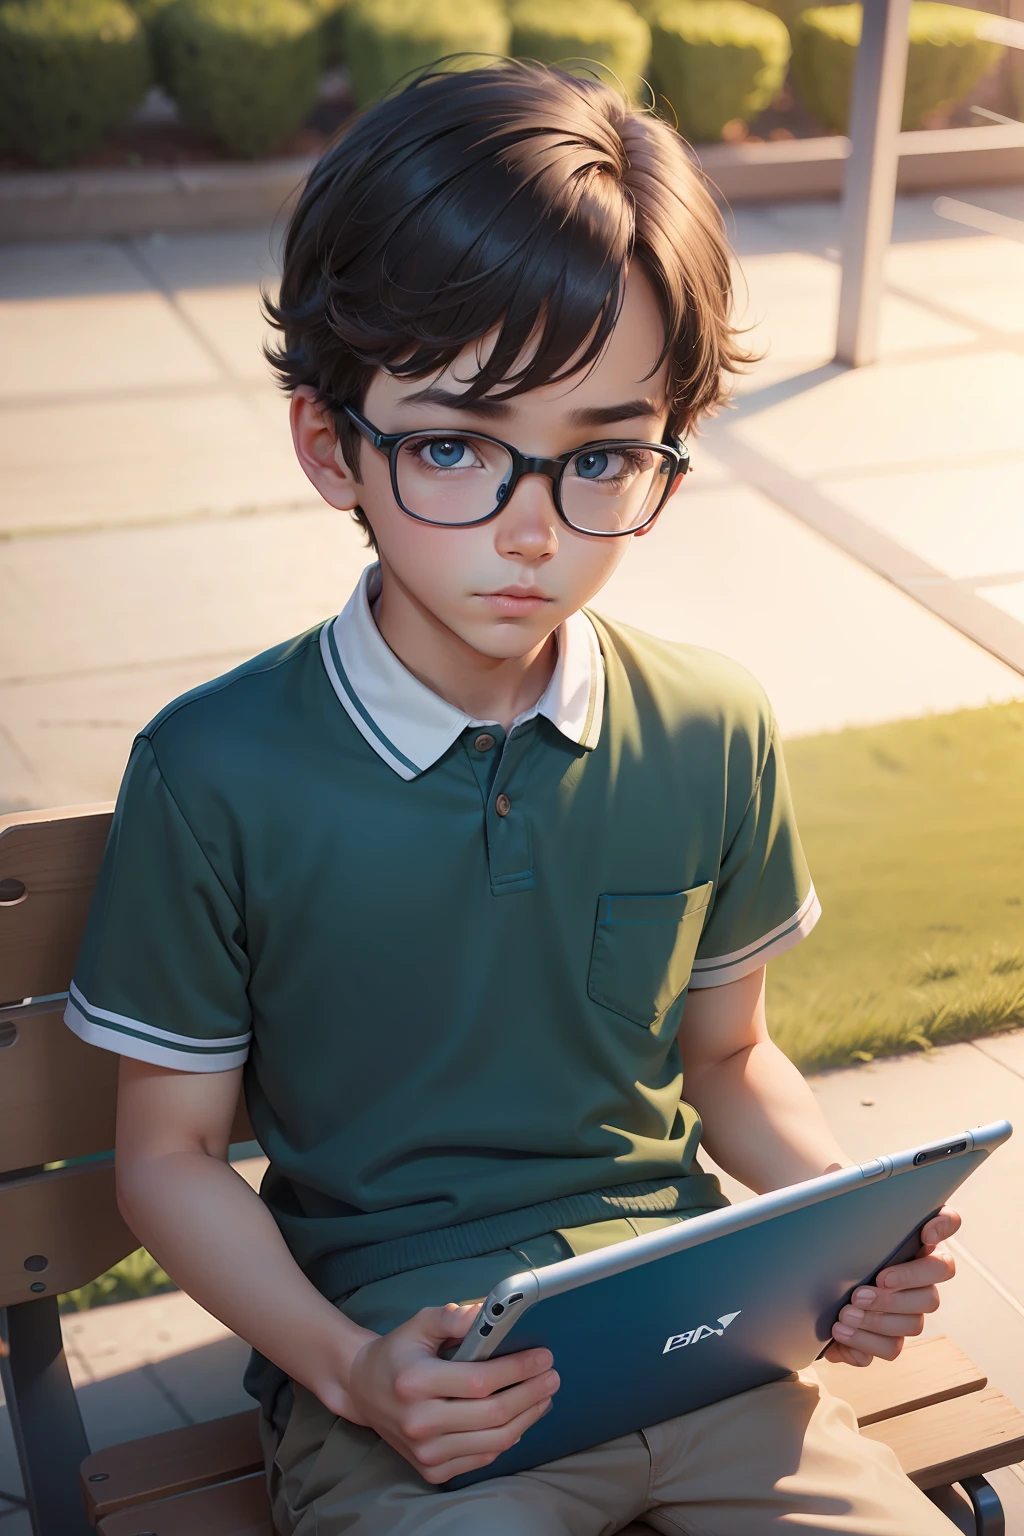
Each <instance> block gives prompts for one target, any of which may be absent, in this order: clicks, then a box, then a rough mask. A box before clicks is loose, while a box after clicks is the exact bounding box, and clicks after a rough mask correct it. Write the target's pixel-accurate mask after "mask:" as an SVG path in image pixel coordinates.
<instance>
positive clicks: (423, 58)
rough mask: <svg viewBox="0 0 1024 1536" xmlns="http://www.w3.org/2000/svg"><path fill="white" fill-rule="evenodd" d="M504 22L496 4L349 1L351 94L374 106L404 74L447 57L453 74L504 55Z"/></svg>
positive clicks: (480, 0) (477, 0)
mask: <svg viewBox="0 0 1024 1536" xmlns="http://www.w3.org/2000/svg"><path fill="white" fill-rule="evenodd" d="M509 36H510V28H509V21H508V17H507V16H506V15H505V12H504V11H503V10H502V9H501V7H500V5H499V4H498V3H497V0H353V3H352V4H351V5H350V6H349V7H348V9H347V11H346V13H345V37H346V45H347V50H348V65H349V69H350V70H351V72H352V93H353V95H354V96H355V99H356V101H357V102H358V104H359V105H360V106H366V105H368V104H369V103H370V102H371V101H375V100H376V99H377V97H378V96H381V95H383V93H384V92H385V91H387V90H389V89H390V88H391V86H393V85H394V84H395V83H396V81H398V80H401V79H402V77H403V75H407V74H409V73H410V72H411V71H412V70H417V69H424V68H426V66H427V65H428V64H433V63H436V62H437V60H438V59H441V58H445V57H446V56H447V55H449V54H452V55H461V56H462V57H455V58H453V59H452V60H451V63H450V66H449V67H451V68H453V69H458V68H468V67H469V66H470V65H476V64H479V63H480V59H479V57H476V58H474V57H472V56H473V55H474V54H476V55H480V54H495V53H498V54H504V53H507V52H508V45H509Z"/></svg>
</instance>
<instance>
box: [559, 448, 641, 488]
mask: <svg viewBox="0 0 1024 1536" xmlns="http://www.w3.org/2000/svg"><path fill="white" fill-rule="evenodd" d="M639 457H640V456H639V455H638V454H637V453H635V452H630V451H628V450H626V449H618V450H616V449H614V448H612V447H611V446H609V447H607V448H588V449H587V451H586V452H585V453H581V454H578V455H577V457H576V458H575V459H574V460H573V464H572V472H573V474H574V475H577V476H578V477H579V478H580V479H581V480H621V479H624V478H625V477H626V476H629V475H635V474H637V473H638V472H639V471H640V470H641V469H642V468H643V467H645V466H642V465H641V464H640V463H639ZM649 457H650V456H649V455H648V458H649Z"/></svg>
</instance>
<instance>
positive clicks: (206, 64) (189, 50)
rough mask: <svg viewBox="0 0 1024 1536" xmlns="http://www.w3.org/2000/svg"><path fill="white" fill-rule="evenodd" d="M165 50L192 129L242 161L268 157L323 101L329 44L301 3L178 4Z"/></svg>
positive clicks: (164, 28)
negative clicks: (323, 73) (325, 49)
mask: <svg viewBox="0 0 1024 1536" xmlns="http://www.w3.org/2000/svg"><path fill="white" fill-rule="evenodd" d="M157 45H158V48H159V51H160V55H161V64H162V67H163V70H164V71H165V72H166V78H167V84H168V88H169V90H170V91H171V93H172V94H173V95H174V96H175V98H176V99H177V102H178V105H179V107H180V108H181V111H182V115H183V116H184V118H185V120H186V122H188V123H191V124H192V125H193V126H194V127H196V128H200V129H203V130H205V131H207V132H211V133H214V134H216V136H217V137H218V138H219V139H221V140H222V142H223V143H224V144H226V145H227V147H228V148H229V149H231V150H233V151H234V152H235V153H236V154H239V155H252V156H255V155H264V154H266V153H267V152H268V151H269V150H271V149H273V148H274V146H275V145H277V144H279V143H280V142H281V140H282V139H283V138H284V137H285V136H286V135H287V134H289V133H290V132H292V130H293V129H295V128H297V127H298V125H299V124H300V123H301V122H302V120H303V118H304V117H305V116H306V115H307V113H308V112H309V111H310V110H311V108H312V107H313V104H314V102H315V101H316V97H317V90H318V88H319V83H320V72H321V69H322V67H323V44H322V39H321V35H320V27H319V24H318V21H317V18H316V17H315V16H314V14H313V13H312V11H311V10H310V8H309V6H308V5H304V4H302V3H301V0H176V3H175V4H174V5H170V6H168V7H167V9H166V10H164V11H162V12H161V14H160V16H159V18H158V21H157Z"/></svg>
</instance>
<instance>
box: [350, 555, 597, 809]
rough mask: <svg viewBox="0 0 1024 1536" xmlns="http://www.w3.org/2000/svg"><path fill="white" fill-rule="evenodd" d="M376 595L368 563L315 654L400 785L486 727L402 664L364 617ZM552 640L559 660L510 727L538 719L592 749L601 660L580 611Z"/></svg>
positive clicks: (376, 577) (376, 575) (375, 569)
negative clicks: (470, 731)
mask: <svg viewBox="0 0 1024 1536" xmlns="http://www.w3.org/2000/svg"><path fill="white" fill-rule="evenodd" d="M379 591H380V566H379V565H371V566H369V567H367V569H366V570H365V571H364V572H363V574H362V576H361V577H360V578H359V582H358V585H357V586H356V589H355V591H354V592H353V593H352V596H351V597H350V598H349V600H348V602H347V603H346V605H345V607H344V608H343V609H342V611H341V612H340V613H339V614H338V617H337V618H336V619H328V621H327V623H326V624H325V625H324V626H323V628H322V629H321V631H320V653H321V655H322V656H323V662H324V666H325V668H326V669H327V676H328V677H329V678H330V681H331V684H332V686H333V688H334V691H335V693H336V694H337V695H338V698H339V699H340V700H341V703H342V704H343V705H344V707H345V709H346V710H347V712H348V714H349V715H350V717H351V719H352V722H353V724H354V725H355V727H356V729H357V730H358V731H359V732H360V733H361V734H362V735H363V736H364V737H365V738H366V740H367V741H368V742H369V743H370V746H371V747H372V748H373V750H374V751H375V752H376V753H377V754H378V756H380V757H381V758H383V760H384V761H385V762H386V763H387V764H388V766H389V767H390V768H393V769H394V771H395V772H396V773H397V774H400V775H401V777H402V778H403V779H414V778H416V777H417V775H419V774H421V773H423V771H424V770H425V769H427V768H429V767H431V765H432V764H433V763H436V762H437V760H438V758H439V757H442V756H443V755H444V753H445V752H447V751H448V748H449V747H450V746H451V745H452V742H453V741H455V740H456V739H457V738H458V737H459V736H460V735H461V733H462V732H463V731H464V730H465V729H466V728H467V727H468V726H472V725H490V724H493V722H492V721H487V720H477V719H475V718H474V717H473V716H472V715H466V714H463V712H462V710H461V709H456V707H455V705H454V704H449V703H448V702H447V700H445V699H442V698H441V697H440V695H439V694H436V693H434V691H433V690H432V689H430V688H428V687H427V686H426V685H425V684H424V683H421V682H420V681H419V679H418V678H415V677H413V675H412V673H411V672H410V671H409V670H408V668H407V667H405V666H403V665H402V663H401V662H400V661H399V659H398V657H397V656H396V655H395V653H394V651H393V650H391V648H390V646H389V645H388V644H387V642H386V641H385V639H384V637H383V636H382V634H381V632H380V630H379V629H378V628H377V625H376V623H375V622H374V618H373V614H372V612H371V611H370V605H371V603H372V602H373V601H374V599H375V598H376V596H377V593H378V592H379ZM556 635H557V639H558V661H557V662H556V664H555V670H554V672H553V673H552V676H551V681H550V682H549V683H548V686H547V687H546V688H545V690H544V692H543V693H542V695H541V697H540V698H539V699H538V700H537V702H536V704H534V706H533V707H532V709H527V710H524V711H523V713H522V714H521V715H518V716H517V717H516V719H515V720H514V721H513V722H512V729H513V730H514V729H515V727H516V726H517V725H521V724H522V723H523V722H524V721H526V720H532V719H533V717H534V715H543V716H544V717H545V719H547V720H550V721H551V724H552V725H554V726H555V727H556V728H557V729H558V730H559V731H561V733H562V735H563V736H565V737H567V738H568V740H570V741H572V742H574V743H575V744H576V745H577V746H581V747H586V748H588V749H589V748H591V747H594V746H596V745H597V741H598V738H599V737H600V734H601V720H602V716H603V712H604V658H603V657H602V655H601V647H600V644H599V643H598V638H597V633H596V631H595V629H594V626H593V624H591V622H590V620H589V619H588V618H587V616H586V614H585V613H574V614H571V615H570V617H569V618H568V619H566V620H565V622H564V624H561V625H560V626H559V628H558V630H557V631H556Z"/></svg>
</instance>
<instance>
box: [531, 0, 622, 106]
mask: <svg viewBox="0 0 1024 1536" xmlns="http://www.w3.org/2000/svg"><path fill="white" fill-rule="evenodd" d="M509 16H510V18H511V21H512V52H513V53H514V54H515V55H516V57H517V58H520V59H540V60H541V62H542V63H544V64H566V65H567V66H568V67H569V68H570V69H576V70H577V72H585V70H586V64H587V63H588V62H590V61H591V60H593V61H594V62H596V63H598V64H602V65H604V67H605V68H606V69H608V70H610V71H611V73H612V74H613V75H615V76H617V77H618V79H619V80H621V81H622V84H623V85H624V86H625V87H626V90H627V91H628V92H629V94H630V95H631V96H632V97H633V98H634V99H636V98H637V97H638V96H639V95H640V93H641V92H642V90H643V81H644V76H645V74H646V72H647V67H648V64H649V62H650V57H651V29H650V27H649V26H648V25H647V23H646V21H644V19H643V17H642V16H640V15H639V14H638V13H637V11H635V10H634V8H633V6H631V5H630V4H628V0H512V4H511V5H510V6H509Z"/></svg>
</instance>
